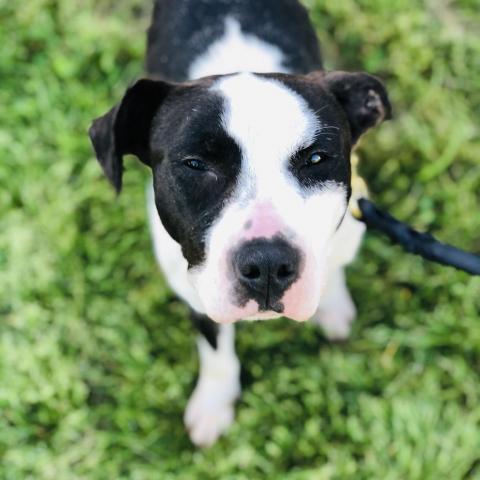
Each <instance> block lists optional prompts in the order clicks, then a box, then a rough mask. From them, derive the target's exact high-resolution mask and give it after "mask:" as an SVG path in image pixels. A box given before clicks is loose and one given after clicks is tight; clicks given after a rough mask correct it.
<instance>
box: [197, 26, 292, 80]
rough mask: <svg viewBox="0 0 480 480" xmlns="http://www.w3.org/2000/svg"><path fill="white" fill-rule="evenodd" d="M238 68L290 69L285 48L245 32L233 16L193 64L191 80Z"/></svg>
mask: <svg viewBox="0 0 480 480" xmlns="http://www.w3.org/2000/svg"><path fill="white" fill-rule="evenodd" d="M235 72H256V73H268V72H281V73H289V70H288V69H287V68H286V67H285V65H284V56H283V54H282V52H281V50H280V49H279V48H278V47H276V46H274V45H271V44H269V43H267V42H265V41H263V40H261V39H259V38H257V37H255V36H254V35H250V34H248V33H245V32H242V27H241V25H240V23H239V22H238V21H237V20H236V19H234V18H233V17H227V18H226V20H225V32H224V34H223V36H222V37H221V38H219V39H218V40H217V41H216V42H215V43H213V44H212V45H211V46H210V47H209V48H208V49H207V51H206V52H205V53H203V54H202V55H200V57H198V58H197V59H195V61H194V62H193V63H192V65H191V66H190V68H189V78H190V79H191V80H193V79H196V78H201V77H207V76H210V75H226V74H230V73H235Z"/></svg>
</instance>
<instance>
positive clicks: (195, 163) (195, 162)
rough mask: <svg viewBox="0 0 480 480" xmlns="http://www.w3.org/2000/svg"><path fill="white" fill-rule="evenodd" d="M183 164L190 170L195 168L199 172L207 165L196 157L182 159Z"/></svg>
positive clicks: (205, 168)
mask: <svg viewBox="0 0 480 480" xmlns="http://www.w3.org/2000/svg"><path fill="white" fill-rule="evenodd" d="M183 164H184V165H185V166H186V167H188V168H190V169H191V170H197V171H199V172H204V171H206V170H207V165H206V164H205V163H204V162H202V160H200V159H198V158H187V159H185V160H184V161H183Z"/></svg>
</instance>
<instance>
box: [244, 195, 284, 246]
mask: <svg viewBox="0 0 480 480" xmlns="http://www.w3.org/2000/svg"><path fill="white" fill-rule="evenodd" d="M245 230H246V231H245V237H246V239H247V240H249V239H252V238H258V237H266V238H269V237H273V236H275V235H276V234H277V233H279V232H280V231H281V230H282V224H281V222H280V220H279V219H278V215H277V213H276V211H275V209H274V208H273V207H272V206H271V205H270V204H268V203H261V204H259V205H257V206H256V207H254V209H253V214H252V217H251V218H250V219H249V221H248V222H247V223H246V225H245Z"/></svg>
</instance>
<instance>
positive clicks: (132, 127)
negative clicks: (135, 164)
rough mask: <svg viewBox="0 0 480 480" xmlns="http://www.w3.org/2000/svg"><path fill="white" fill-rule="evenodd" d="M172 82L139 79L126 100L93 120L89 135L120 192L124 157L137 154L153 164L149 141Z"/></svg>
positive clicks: (99, 157) (143, 160) (99, 158)
mask: <svg viewBox="0 0 480 480" xmlns="http://www.w3.org/2000/svg"><path fill="white" fill-rule="evenodd" d="M171 89H172V85H170V84H168V83H166V82H162V81H156V80H148V79H142V80H138V81H137V82H136V83H135V84H134V85H133V86H132V87H130V88H129V89H128V90H127V91H126V93H125V95H124V96H123V99H122V101H121V102H120V103H119V104H118V105H116V106H115V107H113V108H112V109H111V110H110V111H109V112H108V113H106V114H105V115H103V116H102V117H99V118H97V119H96V120H94V121H93V123H92V126H91V127H90V129H89V131H88V134H89V135H90V139H91V141H92V145H93V148H94V149H95V153H96V155H97V159H98V161H99V162H100V165H101V166H102V168H103V171H104V172H105V175H106V176H107V178H108V179H109V180H110V182H111V183H112V185H113V186H114V187H115V190H116V191H117V193H120V190H121V189H122V174H123V156H124V155H126V154H133V155H136V156H137V157H138V158H139V159H140V160H141V161H142V162H143V163H145V164H147V165H149V164H150V161H149V155H148V153H149V152H148V143H149V137H150V128H151V124H152V119H153V116H154V115H155V113H156V112H157V110H158V108H159V107H160V105H161V103H162V102H163V100H164V99H165V98H166V96H167V95H168V93H169V91H170V90H171Z"/></svg>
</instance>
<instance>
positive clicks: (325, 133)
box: [90, 0, 390, 445]
mask: <svg viewBox="0 0 480 480" xmlns="http://www.w3.org/2000/svg"><path fill="white" fill-rule="evenodd" d="M147 69H148V73H149V75H150V76H151V78H156V80H153V79H144V80H140V81H138V82H137V83H136V84H135V85H134V86H132V87H131V88H130V89H128V90H127V92H126V93H125V96H124V97H123V99H122V101H121V102H120V103H119V104H118V105H116V106H115V107H114V108H113V109H112V110H110V111H109V112H108V113H107V114H106V115H104V116H103V117H101V118H99V119H97V120H95V122H94V123H93V125H92V127H91V129H90V136H91V139H92V142H93V145H94V148H95V151H96V154H97V157H98V160H99V161H100V163H101V165H102V167H103V170H104V172H105V174H106V175H107V177H108V178H109V179H110V181H111V182H112V183H113V185H114V187H115V188H116V190H117V191H120V189H121V186H122V172H123V156H124V155H126V154H134V155H136V156H137V157H138V158H139V159H140V160H141V161H142V162H143V163H145V164H146V165H148V166H149V167H150V168H151V169H152V173H153V189H152V190H151V192H149V194H148V203H149V216H150V222H151V228H152V232H153V241H154V248H155V254H156V257H157V260H158V263H159V264H160V267H161V269H162V270H163V272H164V274H165V276H166V279H167V281H168V283H169V285H170V286H171V287H172V289H173V290H174V291H175V292H176V293H177V294H178V295H179V296H180V297H181V298H182V299H183V300H184V301H185V302H187V304H188V305H189V306H190V307H191V309H192V319H193V321H194V323H195V324H196V326H197V327H198V328H199V330H200V332H201V334H202V335H201V336H200V337H199V340H198V350H199V354H200V376H199V380H198V383H197V386H196V388H195V391H194V393H193V395H192V397H191V399H190V401H189V403H188V407H187V410H186V413H185V422H186V425H187V427H188V429H189V432H190V436H191V439H192V441H193V442H194V443H195V444H197V445H209V444H212V443H213V442H214V441H215V440H216V439H217V438H218V437H219V436H220V435H221V434H222V432H224V431H225V430H226V429H227V428H228V426H229V425H230V424H231V423H232V421H233V418H234V410H233V406H234V402H235V399H236V398H237V397H238V395H239V393H240V382H239V371H240V368H239V362H238V359H237V357H236V355H235V350H234V327H233V324H234V322H236V321H238V320H242V319H243V320H264V319H271V318H278V317H280V316H286V317H289V318H291V319H293V320H297V321H299V322H300V321H306V320H308V319H312V320H313V321H314V322H316V323H318V324H319V325H320V326H321V327H322V328H323V329H324V330H325V332H326V334H327V335H328V336H329V337H330V338H337V339H338V338H345V337H347V335H348V333H349V330H350V324H351V322H352V320H353V318H354V316H355V307H354V304H353V302H352V300H351V297H350V294H349V292H348V289H347V286H346V283H345V277H344V266H345V265H346V264H348V263H349V262H350V261H351V260H352V259H353V258H354V256H355V254H356V252H357V249H358V247H359V245H360V242H361V238H362V235H363V233H364V226H363V224H361V223H359V222H357V221H356V220H354V219H353V217H352V216H351V215H350V213H349V211H348V210H347V206H348V203H349V198H350V195H351V185H350V176H351V172H350V153H351V149H352V146H353V145H354V144H355V143H356V142H357V140H358V139H359V137H360V136H361V135H362V134H363V133H364V132H365V131H366V130H367V129H369V128H370V127H373V126H374V125H377V124H378V123H380V122H381V121H382V120H383V119H385V118H388V117H389V115H390V104H389V101H388V97H387V93H386V91H385V88H384V87H383V85H382V83H381V82H380V81H379V80H378V79H376V78H375V77H372V76H370V75H367V74H365V73H346V72H325V71H323V70H322V62H321V57H320V52H319V47H318V42H317V38H316V36H315V33H314V30H313V27H312V25H311V24H310V21H309V19H308V15H307V12H306V11H305V9H304V8H303V7H302V6H301V5H300V3H299V2H298V1H297V0H157V2H156V5H155V10H154V14H153V23H152V26H151V28H150V30H149V34H148V53H147ZM251 72H255V73H251Z"/></svg>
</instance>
